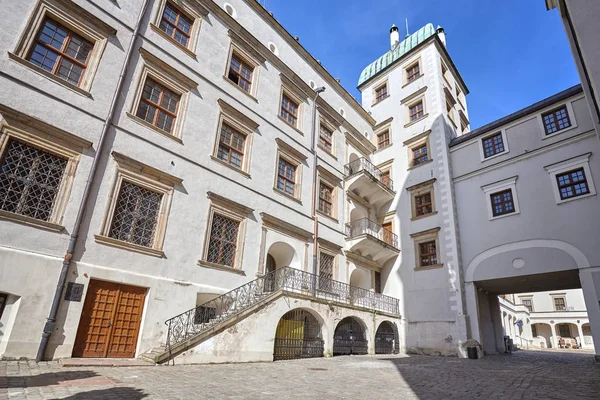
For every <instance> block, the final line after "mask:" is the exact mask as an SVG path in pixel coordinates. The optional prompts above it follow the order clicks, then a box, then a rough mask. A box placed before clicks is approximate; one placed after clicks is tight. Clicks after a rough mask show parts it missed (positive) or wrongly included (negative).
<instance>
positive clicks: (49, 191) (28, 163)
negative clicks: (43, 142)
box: [0, 140, 69, 221]
mask: <svg viewBox="0 0 600 400" xmlns="http://www.w3.org/2000/svg"><path fill="white" fill-rule="evenodd" d="M0 156H1V158H0V210H4V211H8V212H11V213H15V214H20V215H24V216H27V217H31V218H36V219H39V220H43V221H50V219H51V216H52V211H53V209H54V205H55V202H56V200H57V195H58V193H59V190H60V186H61V182H62V180H63V176H64V174H65V170H66V168H67V164H68V162H69V161H68V160H67V159H66V158H62V157H58V156H55V155H53V154H51V153H48V152H46V151H43V150H39V149H37V148H34V147H31V146H28V145H26V144H24V143H21V142H18V141H16V140H9V142H8V144H7V145H6V151H5V152H4V154H2V155H0Z"/></svg>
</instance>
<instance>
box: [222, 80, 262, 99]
mask: <svg viewBox="0 0 600 400" xmlns="http://www.w3.org/2000/svg"><path fill="white" fill-rule="evenodd" d="M223 79H225V81H227V82H228V83H229V84H230V85H231V86H234V87H235V88H236V89H237V90H239V91H240V92H242V93H244V94H245V95H246V96H248V97H249V98H251V99H252V100H254V101H255V102H257V103H258V99H257V98H256V97H254V95H252V94H251V93H248V92H246V91H245V90H244V89H242V88H241V87H239V86H238V85H237V84H236V83H235V82H232V81H231V79H229V78H228V77H227V76H226V75H223ZM252 84H253V85H254V84H255V83H254V82H253V83H252ZM250 90H252V86H250Z"/></svg>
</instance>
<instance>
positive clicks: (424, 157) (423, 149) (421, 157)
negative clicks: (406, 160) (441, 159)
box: [411, 143, 429, 167]
mask: <svg viewBox="0 0 600 400" xmlns="http://www.w3.org/2000/svg"><path fill="white" fill-rule="evenodd" d="M411 151H412V166H413V167H414V166H417V165H420V164H423V163H425V162H427V161H429V150H428V149H427V143H423V144H422V145H420V146H418V147H415V148H413V149H411Z"/></svg>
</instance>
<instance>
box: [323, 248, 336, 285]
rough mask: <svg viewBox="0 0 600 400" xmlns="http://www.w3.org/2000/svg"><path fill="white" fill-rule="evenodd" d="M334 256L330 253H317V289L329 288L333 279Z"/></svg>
mask: <svg viewBox="0 0 600 400" xmlns="http://www.w3.org/2000/svg"><path fill="white" fill-rule="evenodd" d="M334 259H335V257H334V256H332V255H331V254H327V253H324V252H320V254H319V289H321V290H331V289H332V281H333V262H334Z"/></svg>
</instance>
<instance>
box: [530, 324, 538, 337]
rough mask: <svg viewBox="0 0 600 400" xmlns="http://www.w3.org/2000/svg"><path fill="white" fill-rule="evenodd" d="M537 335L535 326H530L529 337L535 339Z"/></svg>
mask: <svg viewBox="0 0 600 400" xmlns="http://www.w3.org/2000/svg"><path fill="white" fill-rule="evenodd" d="M537 335H538V333H537V326H535V325H531V336H533V337H537Z"/></svg>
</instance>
